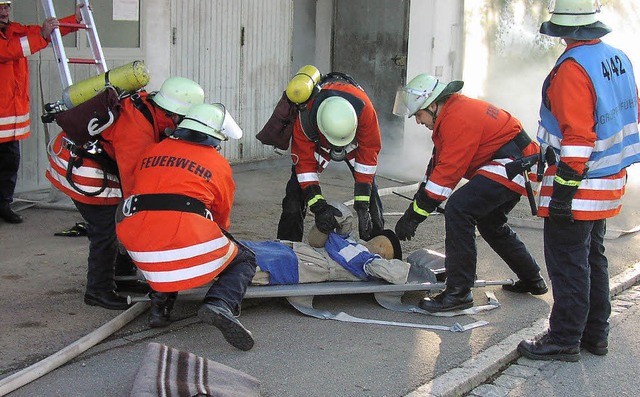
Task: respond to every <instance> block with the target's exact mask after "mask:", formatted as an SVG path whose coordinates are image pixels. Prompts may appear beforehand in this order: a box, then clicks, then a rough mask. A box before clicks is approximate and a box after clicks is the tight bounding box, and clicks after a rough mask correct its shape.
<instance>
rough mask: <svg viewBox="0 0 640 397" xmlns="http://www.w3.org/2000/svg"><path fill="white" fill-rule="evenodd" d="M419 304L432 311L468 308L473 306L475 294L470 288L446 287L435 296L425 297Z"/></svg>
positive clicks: (422, 307)
mask: <svg viewBox="0 0 640 397" xmlns="http://www.w3.org/2000/svg"><path fill="white" fill-rule="evenodd" d="M419 306H420V308H421V309H423V310H426V311H428V312H432V313H433V312H448V311H452V310H463V309H468V308H470V307H472V306H473V294H472V293H471V289H470V288H460V287H446V288H445V289H444V291H442V293H441V294H439V295H436V296H435V297H434V298H424V299H423V300H422V301H421V302H420V304H419Z"/></svg>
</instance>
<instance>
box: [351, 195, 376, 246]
mask: <svg viewBox="0 0 640 397" xmlns="http://www.w3.org/2000/svg"><path fill="white" fill-rule="evenodd" d="M353 209H354V210H356V214H357V215H358V234H359V235H360V238H361V239H362V240H369V238H370V237H371V232H372V231H373V223H372V222H371V214H370V213H369V203H368V202H364V201H359V202H355V203H354V204H353Z"/></svg>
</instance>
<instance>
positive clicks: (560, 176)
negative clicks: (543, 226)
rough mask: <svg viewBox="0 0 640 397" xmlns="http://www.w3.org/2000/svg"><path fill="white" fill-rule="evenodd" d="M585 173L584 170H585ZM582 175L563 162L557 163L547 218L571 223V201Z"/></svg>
mask: <svg viewBox="0 0 640 397" xmlns="http://www.w3.org/2000/svg"><path fill="white" fill-rule="evenodd" d="M585 173H586V170H585ZM582 178H583V175H580V174H578V173H577V172H575V171H574V170H573V169H572V168H571V167H569V166H568V165H567V164H566V163H564V162H562V161H561V162H559V163H558V169H557V170H556V176H555V178H554V179H553V193H551V201H550V202H549V218H550V219H553V220H555V221H557V222H571V223H573V214H572V213H571V202H572V201H573V197H574V196H575V195H576V192H577V191H578V186H580V182H581V181H582Z"/></svg>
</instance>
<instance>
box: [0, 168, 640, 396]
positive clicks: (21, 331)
mask: <svg viewBox="0 0 640 397" xmlns="http://www.w3.org/2000/svg"><path fill="white" fill-rule="evenodd" d="M381 164H384V163H383V162H381ZM289 166H290V163H289V161H288V159H281V160H278V161H270V162H262V163H252V164H240V165H236V166H234V177H235V179H236V183H237V194H236V202H235V207H234V209H233V212H232V228H231V232H232V233H233V234H234V235H235V236H236V237H238V238H241V239H252V240H266V239H273V238H275V233H276V226H277V220H278V217H279V213H280V200H281V199H282V195H283V193H284V185H285V183H286V181H287V179H288V177H289ZM420 178H421V175H420V174H418V175H415V178H406V177H400V176H398V174H395V173H394V172H391V170H390V169H388V170H385V168H384V167H381V168H380V169H379V176H378V183H379V185H380V187H381V188H383V189H385V188H388V191H391V190H393V191H400V192H404V188H403V187H404V186H406V185H411V184H414V183H416V182H417V181H418V180H419V179H420ZM321 183H322V186H323V192H324V194H325V196H326V197H328V198H329V199H330V200H340V201H343V202H345V201H348V200H350V199H351V198H352V189H353V180H352V178H351V176H350V175H349V173H348V171H347V169H346V167H344V168H342V167H341V166H340V165H335V164H334V165H331V166H330V168H329V169H328V170H327V171H326V172H325V173H323V175H322V177H321ZM630 193H631V194H629V193H628V194H627V197H630V198H631V197H638V195H637V194H638V192H637V189H636V190H635V191H633V192H630ZM403 194H405V195H408V196H411V195H413V191H412V190H410V191H409V192H404V193H403ZM48 197H49V195H48V194H46V193H44V194H40V195H37V194H32V195H22V197H21V198H22V199H23V200H27V201H20V202H18V203H16V204H17V206H21V207H24V206H28V205H30V203H32V202H33V203H35V204H36V205H34V206H32V207H29V208H26V209H24V210H22V211H21V213H22V214H23V216H24V217H25V222H24V223H22V224H20V225H9V224H6V223H0V283H1V288H0V352H2V353H1V354H0V378H5V379H6V378H8V377H9V376H11V375H13V374H15V373H17V372H18V371H20V370H21V369H23V368H25V367H28V366H30V365H32V364H34V363H37V362H38V361H39V360H41V359H43V358H45V357H47V356H50V355H52V354H54V353H56V352H58V351H59V350H61V349H63V348H64V347H65V346H68V345H70V344H72V343H74V342H75V341H77V340H78V339H80V338H82V337H83V336H85V335H87V334H89V333H90V332H92V331H94V330H95V329H96V328H98V327H100V326H102V325H103V324H105V323H107V322H108V321H110V320H111V319H113V318H114V317H115V316H116V315H118V314H120V313H121V312H117V311H110V310H106V309H102V308H97V307H90V306H86V305H84V303H83V301H82V296H83V293H84V284H85V271H86V255H87V249H88V243H87V240H86V238H69V237H55V236H53V233H55V232H58V231H61V230H64V229H67V228H69V227H71V226H73V225H74V223H75V222H79V221H81V218H80V215H79V214H78V213H77V212H75V211H70V210H61V209H54V208H52V207H56V208H57V207H64V206H65V205H64V202H55V203H54V204H52V203H48V202H47V201H48ZM29 200H30V201H29ZM637 202H638V200H635V203H637ZM633 203H634V202H631V203H630V205H628V206H627V207H626V208H625V213H624V214H623V216H621V217H619V218H616V219H615V220H612V222H610V223H609V232H610V234H609V239H608V240H607V241H606V243H607V255H608V257H609V260H610V272H611V276H612V277H615V276H616V275H620V274H624V272H625V271H626V270H628V269H630V268H632V266H633V265H634V264H636V263H638V262H640V252H639V251H638V249H637V247H638V243H639V242H640V235H638V234H634V233H630V234H624V233H621V231H625V230H629V229H631V228H632V227H633V226H635V223H636V222H637V220H638V219H640V216H638V215H639V213H638V210H637V209H635V208H634V205H633ZM383 204H384V207H385V213H386V221H387V223H388V227H389V228H393V226H394V225H395V223H396V221H397V219H398V218H399V215H400V214H401V213H402V212H404V210H405V209H406V207H407V205H408V201H407V200H406V199H404V198H402V197H400V196H397V195H394V194H387V195H385V196H384V197H383ZM636 205H637V204H636ZM528 211H529V209H528V205H527V203H526V200H522V202H521V203H520V205H519V206H518V207H517V208H516V209H515V210H514V212H513V215H512V221H513V222H512V223H513V224H514V228H515V230H516V231H517V232H518V234H519V235H520V237H521V239H522V240H523V241H524V242H525V243H526V244H527V245H528V247H529V249H530V250H531V252H532V253H533V255H534V256H535V257H536V259H537V260H538V261H539V263H540V264H541V267H542V268H543V273H544V274H545V277H546V271H545V269H544V260H543V254H542V230H541V223H540V221H539V220H538V219H536V218H534V217H532V216H531V214H530V213H529V212H528ZM311 221H312V220H311V219H310V217H309V218H308V219H307V222H308V224H309V225H310V224H311V223H310V222H311ZM307 230H308V228H307ZM147 233H153V231H152V230H150V231H147ZM476 243H477V247H478V252H479V255H478V269H477V273H478V276H479V278H482V279H487V280H501V279H506V278H511V277H514V275H513V274H511V273H510V271H509V269H508V268H507V266H506V265H504V263H502V262H501V260H500V259H499V258H498V257H497V255H496V254H495V253H493V251H492V250H491V249H490V248H489V247H488V246H487V244H486V243H485V242H484V241H483V240H482V239H480V238H479V239H478V240H477V241H476ZM418 248H430V249H434V250H437V251H440V252H442V251H443V248H444V226H443V217H442V216H439V215H434V216H432V217H430V218H429V219H428V220H427V221H426V222H425V223H424V224H422V225H421V226H420V227H419V228H418V236H417V237H416V238H415V239H413V240H412V241H409V242H403V249H404V252H405V257H406V255H407V254H408V253H410V252H412V251H414V250H416V249H418ZM485 292H494V293H495V295H496V297H497V298H498V300H499V302H500V303H501V307H500V308H499V309H497V310H493V311H489V312H485V313H480V314H477V315H473V316H462V317H458V318H455V319H450V318H441V317H432V316H426V315H421V314H417V313H400V312H392V311H389V310H386V309H383V308H382V307H380V306H379V305H378V304H377V303H376V302H375V300H374V299H373V297H372V295H371V294H362V295H340V296H326V297H316V299H315V301H314V304H315V306H316V307H317V308H320V309H324V310H329V311H331V312H333V313H337V312H341V311H342V312H345V313H348V314H350V315H352V316H357V317H361V318H367V319H378V320H386V321H395V322H404V323H416V324H437V325H446V326H450V325H452V324H453V323H455V322H459V323H461V324H463V325H464V324H469V323H472V322H474V321H478V320H484V321H487V322H488V325H486V326H483V327H480V328H476V329H473V330H470V331H466V332H461V333H453V332H449V331H434V330H424V329H417V328H409V327H393V326H382V325H372V324H354V323H343V322H337V321H331V320H318V319H315V318H311V317H307V316H304V315H302V314H301V313H299V312H297V311H296V310H295V309H293V308H292V307H291V306H290V305H289V304H288V303H287V302H286V300H284V299H282V298H273V299H251V300H247V301H246V302H245V304H244V307H243V311H242V316H241V317H240V320H241V321H242V323H243V324H244V325H245V326H246V327H247V328H249V329H250V330H251V331H252V332H253V334H254V336H255V338H256V345H255V347H254V348H253V349H252V350H251V351H249V352H242V351H239V350H236V349H234V348H233V347H231V346H230V345H228V344H227V343H226V342H225V341H224V339H223V338H222V335H221V334H220V332H219V331H218V330H217V329H215V328H213V327H211V326H209V325H206V324H203V323H201V322H200V321H199V320H198V319H197V317H195V312H196V310H197V308H198V303H199V302H198V301H197V300H196V299H187V298H183V299H180V298H179V299H178V302H177V304H176V307H175V309H174V312H173V313H174V318H175V319H176V321H175V322H174V323H173V324H172V325H171V326H170V327H168V328H166V329H160V330H158V329H154V330H151V329H149V328H148V326H147V314H146V313H144V314H142V315H141V316H139V317H138V318H136V319H135V320H133V321H131V322H130V323H129V324H127V325H126V326H124V327H123V328H122V329H121V330H119V331H118V332H116V333H115V334H114V335H112V336H110V337H108V338H107V339H106V340H105V341H104V342H102V343H100V344H99V345H97V346H95V347H92V348H90V349H88V350H87V351H86V352H84V353H82V354H81V355H79V356H78V357H77V358H75V359H73V360H72V361H70V362H69V363H67V364H66V365H64V366H62V367H60V368H58V369H55V370H54V371H52V372H50V373H48V374H46V375H44V376H42V377H40V378H38V379H35V380H34V381H33V382H30V383H28V384H27V385H25V386H23V387H20V388H19V389H17V390H16V391H13V392H12V393H11V394H10V395H11V396H125V395H128V393H129V391H130V389H131V385H132V382H133V379H134V377H135V373H136V370H137V368H138V367H139V365H140V359H141V358H142V355H143V353H144V350H145V348H146V345H147V344H148V343H149V342H158V343H163V344H166V345H168V346H171V347H174V348H177V349H180V350H183V351H188V352H191V353H194V354H196V355H199V356H202V357H205V358H207V359H210V360H213V361H216V362H219V363H222V364H225V365H228V366H230V367H232V368H235V369H237V370H240V371H243V372H245V373H247V374H249V375H251V376H253V377H255V378H257V379H258V380H260V382H261V393H262V395H263V396H327V395H334V396H405V395H408V394H410V393H414V395H416V396H422V395H456V394H462V393H466V392H468V391H470V390H472V389H473V388H474V387H476V386H479V385H480V384H482V383H484V382H485V381H486V380H487V379H488V378H489V377H490V376H491V375H493V374H497V373H498V371H499V370H500V368H495V369H494V372H493V373H492V374H489V375H486V374H485V375H486V376H485V377H484V379H480V378H482V376H478V375H477V373H475V372H477V367H476V369H474V370H468V368H469V367H470V366H471V367H473V365H472V363H473V362H474V361H475V360H480V359H482V360H488V361H492V362H493V363H494V365H495V364H496V363H499V362H501V360H502V361H504V362H510V359H514V358H516V355H515V353H513V352H514V350H515V346H516V345H517V341H514V340H512V339H509V338H510V337H512V336H513V335H519V334H518V333H519V332H524V333H525V334H527V335H526V337H529V336H534V335H533V333H535V332H536V331H537V329H538V328H539V327H540V326H539V324H540V323H539V321H540V320H544V319H545V318H546V317H547V316H548V313H549V309H550V307H551V304H552V296H551V294H550V293H549V294H546V295H543V296H537V297H532V296H522V295H518V294H512V293H508V292H503V291H502V289H501V288H500V287H495V286H493V287H485V288H478V289H475V290H474V297H475V303H476V305H482V304H484V303H486V302H485V298H484V293H485ZM423 295H424V294H422V293H409V294H407V295H405V301H407V302H409V303H417V302H418V301H419V299H421V298H422V296H423ZM632 313H634V314H636V315H637V311H635V312H633V311H632ZM536 325H537V326H538V328H536ZM529 332H531V333H532V334H530V335H529ZM614 335H615V334H614ZM505 341H506V344H505ZM616 343H618V342H617V340H616V339H614V337H613V336H612V353H613V352H614V351H623V349H620V347H621V346H618V347H616V348H615V349H616V350H614V347H613V346H615V344H616ZM496 347H498V348H496ZM618 349H619V350H618ZM497 350H499V351H497ZM488 353H489V354H488ZM607 360H610V358H609V356H608V357H607ZM459 368H462V369H463V370H464V371H463V372H464V375H457V376H456V378H457V379H458V381H457V382H458V386H457V387H458V389H456V388H454V389H453V390H454V391H451V390H450V389H447V390H445V388H444V387H443V388H441V389H434V388H433V385H434V384H435V385H441V384H444V383H443V382H444V380H445V379H446V376H447V375H446V374H448V373H456V372H455V371H454V370H456V369H459ZM593 370H594V371H595V370H599V368H596V367H594V368H593ZM474 371H475V372H474ZM483 376H484V375H483ZM629 381H630V382H632V383H633V382H636V383H637V385H636V389H637V386H638V385H640V381H638V380H637V379H635V378H633V379H630V380H629ZM0 382H2V379H0ZM0 384H1V383H0ZM463 389H465V390H463ZM0 390H2V389H0ZM450 392H451V393H454V394H447V393H450ZM416 393H418V394H416ZM521 393H523V394H514V395H521V396H524V395H528V394H526V393H528V391H527V390H525V389H521ZM0 395H2V393H0ZM567 395H569V394H567ZM593 395H597V394H593Z"/></svg>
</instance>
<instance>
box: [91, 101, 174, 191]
mask: <svg viewBox="0 0 640 397" xmlns="http://www.w3.org/2000/svg"><path fill="white" fill-rule="evenodd" d="M139 94H140V97H141V99H142V100H143V101H144V103H145V104H146V106H147V108H148V109H149V111H150V112H151V114H152V116H153V125H151V123H150V122H149V120H147V119H146V118H145V116H144V114H143V113H142V112H141V111H140V110H138V109H136V107H135V106H134V104H133V102H132V100H131V99H130V98H125V99H123V100H121V101H120V103H121V104H122V111H121V113H120V117H118V119H117V120H116V122H115V123H113V125H112V126H111V127H109V128H107V129H106V130H104V131H103V132H102V133H101V134H100V137H101V138H102V139H101V142H102V144H103V146H104V149H105V151H106V152H107V154H108V155H109V157H111V158H112V159H114V160H115V161H116V162H117V163H118V171H119V172H120V183H121V184H122V193H123V195H124V197H127V196H130V195H131V192H132V189H133V174H134V170H135V168H136V166H137V164H138V162H139V161H140V157H141V156H142V153H143V152H144V151H145V150H146V149H147V148H148V147H149V146H151V145H153V144H154V143H157V142H160V134H162V133H164V130H165V129H167V128H171V129H173V128H175V124H174V123H173V121H172V120H171V118H170V117H168V116H167V115H166V113H165V111H164V110H162V109H160V108H158V107H156V106H153V104H152V103H151V101H150V100H148V95H149V94H148V93H147V92H144V91H142V92H140V93H139Z"/></svg>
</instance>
